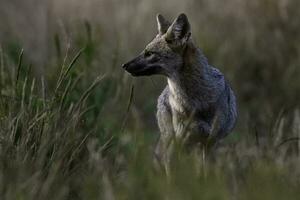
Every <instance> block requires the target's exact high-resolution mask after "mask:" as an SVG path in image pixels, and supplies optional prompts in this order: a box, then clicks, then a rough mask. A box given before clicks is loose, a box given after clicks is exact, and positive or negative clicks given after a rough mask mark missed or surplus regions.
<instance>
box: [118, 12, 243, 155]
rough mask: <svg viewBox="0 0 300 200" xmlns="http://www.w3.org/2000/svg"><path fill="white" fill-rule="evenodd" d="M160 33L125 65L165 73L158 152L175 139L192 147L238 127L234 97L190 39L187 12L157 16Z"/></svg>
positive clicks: (141, 73)
mask: <svg viewBox="0 0 300 200" xmlns="http://www.w3.org/2000/svg"><path fill="white" fill-rule="evenodd" d="M157 24H158V34H157V35H156V37H155V38H154V39H153V41H151V42H150V43H149V44H148V45H147V46H146V48H145V49H144V50H143V51H142V52H141V54H140V55H138V56H137V57H136V58H134V59H133V60H131V61H129V62H128V63H126V64H124V65H123V68H124V69H125V70H126V71H127V72H129V73H130V74H131V75H133V76H150V75H155V74H159V75H163V76H165V77H166V78H167V83H168V84H167V86H166V87H165V89H164V90H163V92H162V94H161V95H160V96H159V98H158V104H157V121H158V125H159V129H160V132H161V137H160V140H159V143H158V146H157V153H158V154H164V153H165V152H166V151H167V149H168V148H169V147H168V144H169V143H170V140H171V139H172V138H174V137H175V138H177V139H180V140H184V141H185V143H186V144H187V146H189V147H191V146H194V144H197V143H206V142H207V141H208V138H214V140H215V141H218V140H220V139H222V138H224V137H225V136H226V135H228V133H230V131H231V130H232V129H233V128H234V125H235V122H236V118H237V108H236V99H235V95H234V93H233V91H232V89H231V87H230V86H229V84H228V82H227V81H226V80H225V78H224V76H223V74H222V73H221V72H220V71H219V70H218V69H216V68H214V67H212V66H211V65H209V63H208V61H207V59H206V57H205V56H204V55H203V53H202V51H201V50H200V49H199V48H197V47H196V46H195V44H194V43H193V41H192V38H191V28H190V24H189V22H188V19H187V17H186V15H185V14H180V15H179V16H178V17H177V18H176V19H175V20H174V21H173V23H170V22H169V21H167V20H165V19H164V18H163V17H162V16H161V15H157Z"/></svg>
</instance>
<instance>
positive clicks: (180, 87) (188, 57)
mask: <svg viewBox="0 0 300 200" xmlns="http://www.w3.org/2000/svg"><path fill="white" fill-rule="evenodd" d="M209 68H210V66H209V65H208V62H207V59H206V57H205V56H204V55H203V54H202V52H201V50H200V49H198V48H196V47H195V46H194V45H192V44H189V45H188V46H187V48H186V51H185V53H184V64H183V67H182V69H181V70H180V71H177V72H174V73H173V74H171V75H170V76H169V77H168V86H169V90H170V94H171V95H170V98H171V101H173V105H176V107H177V110H181V111H183V110H184V109H186V108H187V109H194V108H197V107H199V106H200V107H202V108H204V107H207V106H208V105H207V103H208V102H211V101H213V97H212V96H211V94H213V93H214V92H213V91H212V90H213V88H214V86H213V85H211V84H212V83H211V81H209V78H210V77H209V75H208V74H209V73H208V71H209ZM200 109H201V108H200Z"/></svg>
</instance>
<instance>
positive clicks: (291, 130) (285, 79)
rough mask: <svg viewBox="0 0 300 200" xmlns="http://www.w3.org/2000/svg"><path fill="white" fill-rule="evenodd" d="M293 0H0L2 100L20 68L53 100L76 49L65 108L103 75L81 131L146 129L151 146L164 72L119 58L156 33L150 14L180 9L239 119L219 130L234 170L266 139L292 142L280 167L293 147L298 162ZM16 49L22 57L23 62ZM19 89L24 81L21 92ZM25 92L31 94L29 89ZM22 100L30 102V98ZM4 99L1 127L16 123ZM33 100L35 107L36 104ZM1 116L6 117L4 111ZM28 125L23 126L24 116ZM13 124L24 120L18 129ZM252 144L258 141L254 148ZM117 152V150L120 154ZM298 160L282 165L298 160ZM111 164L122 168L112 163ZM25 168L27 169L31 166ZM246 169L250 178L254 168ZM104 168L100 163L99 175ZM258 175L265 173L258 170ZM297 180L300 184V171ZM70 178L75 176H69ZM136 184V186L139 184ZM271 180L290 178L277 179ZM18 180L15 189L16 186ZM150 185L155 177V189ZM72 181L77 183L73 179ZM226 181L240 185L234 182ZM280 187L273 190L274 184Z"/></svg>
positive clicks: (299, 46) (299, 53)
mask: <svg viewBox="0 0 300 200" xmlns="http://www.w3.org/2000/svg"><path fill="white" fill-rule="evenodd" d="M299 7H300V1H298V0H276V1H274V0H252V1H246V0H227V1H219V0H185V1H181V0H164V1H161V0H85V1H79V0H52V1H51V0H44V1H41V0H26V1H19V0H0V55H1V56H0V64H1V65H0V66H1V69H0V72H1V73H0V78H1V80H0V89H1V93H0V95H1V98H2V100H3V99H10V98H11V96H14V95H15V93H14V89H13V88H14V87H15V85H17V86H18V84H17V83H16V84H15V83H14V79H15V77H19V75H20V79H22V80H25V82H26V81H27V78H25V77H28V76H29V77H30V80H32V79H34V80H35V88H36V89H32V90H34V91H36V92H37V96H42V97H43V98H44V99H46V98H47V97H48V98H49V99H51V98H52V95H53V94H55V92H53V91H54V90H55V88H56V87H57V85H56V83H57V80H58V76H59V74H60V70H61V68H62V66H67V65H68V64H69V63H72V60H73V58H74V57H76V54H77V53H78V52H81V54H80V56H79V57H78V59H76V63H75V65H74V67H72V70H70V77H71V79H70V83H71V82H73V81H74V82H76V81H77V80H80V81H79V84H74V86H73V89H72V92H70V93H69V94H68V95H67V97H66V99H65V100H62V102H63V101H65V104H66V105H68V106H69V105H70V109H69V108H68V107H67V106H66V110H67V109H69V110H72V109H71V108H72V102H76V100H78V99H80V95H81V94H82V93H84V92H85V91H86V90H87V88H89V86H90V85H91V83H92V82H93V80H94V79H95V78H96V77H97V76H98V75H105V78H104V79H103V80H102V81H101V83H100V84H99V86H98V87H96V88H95V89H94V90H93V92H92V94H91V95H90V96H89V98H88V99H87V100H86V105H87V108H86V109H87V110H88V111H89V112H86V114H84V115H83V116H84V117H83V120H81V121H80V123H79V125H78V127H79V128H78V129H76V131H78V132H80V134H82V135H86V134H87V133H88V130H91V129H92V133H93V134H92V136H93V137H95V138H98V139H99V138H100V141H101V142H100V143H101V144H103V145H105V144H106V141H108V139H109V138H110V137H111V135H114V134H116V133H118V134H119V133H120V132H122V133H123V132H125V133H126V134H127V135H126V134H125V136H126V137H123V136H122V137H121V139H120V141H121V143H122V141H123V142H124V141H127V142H128V140H129V139H128V138H131V139H132V137H138V136H137V135H143V137H145V138H146V140H148V139H149V141H150V142H149V144H147V143H146V144H147V145H145V146H146V147H145V146H143V148H148V147H149V146H151V145H152V146H153V145H154V144H155V139H156V138H157V136H158V128H157V124H156V119H155V112H156V101H157V97H158V96H159V94H160V93H161V91H162V89H163V88H164V87H165V85H166V80H165V78H164V77H159V76H153V77H141V78H133V77H131V76H130V75H128V74H127V73H125V71H123V69H122V68H121V65H122V63H125V62H127V61H128V60H130V59H132V58H133V57H135V56H136V55H137V54H138V53H140V52H141V51H142V50H143V49H144V47H145V45H146V44H148V43H149V42H150V41H151V40H152V39H153V38H154V37H155V35H156V34H157V24H156V19H155V16H156V14H157V13H161V14H162V15H163V16H164V17H165V18H166V19H168V20H170V21H172V20H174V19H175V18H176V17H177V15H178V14H180V13H182V12H184V13H186V14H187V16H188V18H189V21H190V23H191V28H192V37H193V40H194V41H195V43H196V44H197V45H198V46H199V47H200V48H201V49H202V50H203V52H204V54H205V55H206V56H207V57H208V59H209V62H210V63H211V64H212V65H214V66H216V67H217V68H219V69H220V70H221V71H222V72H223V73H224V74H225V76H226V78H227V79H228V80H229V82H230V83H231V86H232V88H233V90H234V91H235V94H236V96H237V102H238V106H239V118H238V123H237V126H236V128H235V129H234V131H233V133H232V134H231V135H230V136H229V137H228V138H227V139H226V140H228V143H227V144H229V145H232V146H231V148H232V149H231V148H228V149H227V151H228V152H231V153H232V152H235V153H236V154H239V155H236V154H234V155H235V156H237V157H235V156H233V157H231V158H230V159H229V160H230V162H232V163H234V164H233V165H232V166H234V167H233V168H234V169H235V170H236V169H240V168H241V170H243V169H246V168H247V167H250V168H251V166H252V164H251V163H252V161H255V160H256V158H257V157H259V156H261V157H262V158H265V157H267V156H266V154H267V153H266V151H264V150H265V149H267V148H269V149H272V148H273V147H272V148H271V147H270V146H268V145H269V144H272V145H275V146H276V148H277V145H279V146H280V145H281V144H283V143H284V144H285V142H288V144H290V143H289V142H291V146H288V145H287V146H285V147H286V148H285V149H284V153H282V154H280V155H282V156H281V157H280V162H279V161H278V163H280V164H279V166H280V167H282V166H283V163H284V161H285V160H286V159H287V158H288V157H286V156H287V155H292V154H293V155H295V156H296V159H294V158H295V157H293V161H292V162H293V163H294V164H295V163H297V162H296V161H298V162H299V149H300V142H299V133H300V113H299V97H300V12H299ZM22 49H23V54H22V55H23V57H22V64H21V65H20V55H21V52H22ZM20 66H21V67H20ZM28 74H30V75H28ZM28 80H29V78H28ZM44 80H45V81H44ZM17 82H18V81H17ZM8 83H11V84H8ZM62 85H64V86H65V87H67V88H68V83H67V82H63V83H62ZM44 89H45V90H44ZM25 90H26V89H24V88H23V91H25ZM27 90H28V91H29V92H30V87H27ZM19 93H20V95H21V96H20V98H21V97H22V99H23V100H24V99H25V100H24V101H25V102H26V95H23V96H25V97H24V98H23V96H22V86H20V92H19ZM23 93H26V92H23ZM16 94H18V93H17V92H16ZM61 94H63V91H62V92H61ZM4 97H5V98H4ZM28 99H29V100H30V99H31V97H30V95H28ZM0 100H1V99H0ZM2 100H1V102H2ZM23 100H22V102H23ZM29 100H28V102H30V101H29ZM3 101H4V100H3ZM5 102H6V101H5ZM7 102H10V103H11V102H13V101H7ZM37 102H38V100H37ZM0 105H1V104H0ZM22 105H23V104H22ZM22 105H21V108H24V107H22ZM28 105H29V107H28V109H29V110H30V109H31V107H30V106H32V105H33V104H31V103H28ZM34 105H35V104H34ZM49 105H52V104H49ZM6 107H7V106H3V109H2V110H1V109H0V119H1V120H2V121H1V124H2V127H7V129H4V128H3V130H5V131H6V130H15V129H12V128H11V127H12V126H13V125H12V124H14V123H15V118H13V117H14V113H15V110H18V109H19V107H17V108H18V109H15V108H14V109H11V110H9V109H8V108H6ZM8 107H9V106H8ZM12 107H14V106H12ZM44 107H45V106H44ZM0 108H1V107H0ZM91 108H92V109H91ZM33 109H36V110H37V111H36V112H37V113H38V111H40V105H39V103H37V105H36V106H35V107H34V108H32V110H33ZM7 110H9V111H7ZM54 110H55V109H54ZM6 111H7V112H6ZM7 113H10V114H7ZM53 113H55V112H53ZM65 113H67V112H65ZM7 116H9V117H11V119H10V118H9V119H7V118H6V117H7ZM51 116H52V115H51ZM63 117H66V118H67V117H68V116H67V115H65V116H63ZM29 119H30V117H29V118H28V120H29ZM38 119H39V118H38ZM62 119H63V118H62ZM10 120H11V121H12V122H11V123H10ZM24 120H25V122H24V123H23V125H24V124H26V120H27V118H26V119H24ZM60 120H61V118H60ZM62 121H64V120H62ZM50 122H51V121H50ZM50 122H49V124H51V123H50ZM39 123H40V122H39ZM55 123H56V122H55ZM76 123H77V122H76ZM58 124H59V123H58ZM62 124H63V123H62ZM28 126H29V127H30V123H29V125H28ZM16 127H18V125H16ZM57 127H61V126H57ZM57 127H56V125H55V127H53V128H54V129H55V130H56V128H57ZM76 127H77V126H76ZM16 130H23V129H22V128H20V129H19V128H16ZM24 130H27V129H24ZM30 130H33V129H30ZM43 130H44V129H43ZM49 130H50V129H49ZM59 130H61V129H59ZM21 132H22V131H21ZM52 132H53V130H52ZM52 132H51V131H50V132H49V133H52ZM33 133H35V132H33ZM118 134H116V135H118ZM127 136H128V137H127ZM1 137H2V136H1ZM9 137H10V136H8V138H9ZM290 139H291V140H290ZM130 141H131V140H130ZM282 141H283V143H281V142H282ZM125 143H126V142H125ZM244 143H247V144H248V146H247V145H245V146H243V148H242V147H241V144H244ZM117 144H119V143H117ZM126 144H128V146H130V145H133V144H136V143H135V140H133V141H131V142H129V143H126ZM129 144H130V145H129ZM143 144H144V143H143ZM239 145H240V146H239ZM255 145H257V146H259V145H261V146H259V149H258V150H257V149H256V150H255V151H254V150H253V148H254V146H255ZM272 145H271V146H272ZM116 146H117V147H118V145H116ZM49 148H50V147H49ZM120 148H121V147H120ZM120 148H119V147H118V148H117V149H120ZM126 148H127V149H130V148H131V147H126ZM143 148H142V149H143ZM276 148H275V149H276ZM241 149H242V150H241ZM85 150H86V149H85ZM273 150H274V149H272V152H271V153H270V155H271V156H270V160H276V162H277V158H278V156H277V155H278V154H277V153H276V152H277V150H276V151H275V150H274V151H273ZM62 151H64V149H63V148H62ZM227 151H225V152H227ZM16 152H18V151H16ZM89 152H90V151H89ZM117 152H118V151H117ZM124 152H126V151H124ZM134 152H135V151H134ZM253 152H254V153H253ZM21 153H22V151H21ZM121 154H122V153H120V152H119V155H121ZM124 154H125V153H124ZM133 154H134V155H136V152H135V153H132V152H131V153H128V155H127V154H126V155H127V156H128V157H129V158H131V157H134V156H132V155H133ZM253 154H254V158H253V157H252V158H251V159H252V160H251V159H250V160H251V162H250V161H249V162H248V161H245V160H243V161H240V160H239V159H243V158H245V157H247V158H249V157H251V156H249V155H253ZM3 155H5V154H3ZM84 155H86V157H85V158H86V159H87V160H89V159H90V156H91V155H90V154H89V153H88V154H84ZM122 155H123V154H122ZM126 155H125V156H124V157H126ZM245 155H246V156H245ZM268 155H269V154H268ZM108 157H109V159H111V160H114V161H113V162H112V163H114V164H115V165H118V163H119V162H121V161H120V160H122V159H124V158H123V157H122V156H119V157H121V158H122V159H121V158H119V157H118V156H116V155H115V154H113V155H109V156H108ZM134 158H136V157H134ZM137 158H139V157H137ZM80 159H81V158H79V160H80ZM226 159H227V157H224V160H223V161H224V163H223V164H224V165H226V163H228V160H226ZM8 160H9V159H8ZM129 160H130V159H129ZM267 160H268V159H267ZM268 161H269V160H268ZM240 162H241V163H244V164H241V163H240ZM20 163H22V162H20ZM121 163H123V162H121ZM125 163H126V162H125ZM245 163H246V164H245ZM278 163H277V164H278ZM110 164H111V163H110ZM114 164H111V165H114ZM127 164H128V165H131V164H132V163H130V162H128V163H127ZM115 165H114V166H115ZM17 166H18V165H17ZM75 166H77V164H75ZM245 166H246V167H245ZM296 166H297V165H296ZM296 166H295V165H293V167H291V168H286V169H293V170H296V169H299V167H298V168H297V167H296ZM243 167H244V168H243ZM20 168H21V169H23V168H22V167H20ZM120 168H122V167H120ZM228 168H229V169H228V171H226V172H224V173H225V174H226V173H228V174H230V173H231V172H232V171H234V170H232V169H233V168H230V167H228ZM97 169H98V168H97ZM116 169H118V170H116V171H118V172H119V171H120V170H119V167H116ZM134 169H135V168H134ZM219 169H220V168H217V169H216V171H218V170H219ZM247 169H248V168H247ZM251 169H252V168H251ZM259 169H260V168H259ZM113 170H114V169H112V171H113ZM96 171H97V170H96ZM100 171H101V170H100ZM269 171H272V170H269V169H268V170H266V171H263V172H267V173H266V174H264V175H265V176H263V177H265V178H266V179H263V180H265V181H266V182H268V181H270V180H269V177H271V176H273V175H274V174H271V176H269V175H270V174H268V172H269ZM241 172H242V173H240V174H239V173H236V171H234V172H233V176H232V177H233V178H232V177H231V176H230V177H231V178H232V179H231V178H230V181H233V182H235V183H236V184H237V183H239V181H241V182H243V180H244V177H243V176H240V175H241V174H244V172H245V171H241ZM247 172H248V171H247ZM260 172H261V171H260ZM298 172H299V170H298ZM3 173H4V172H3ZM87 173H90V174H89V175H90V178H91V179H93V174H95V170H94V168H91V169H90V171H89V172H87ZM103 173H104V179H103V184H104V186H105V188H108V189H109V188H110V185H109V184H110V183H107V180H106V178H107V177H106V171H105V170H104V172H103ZM142 173H144V174H145V172H142ZM216 173H217V172H216ZM29 174H30V176H31V173H29ZM117 174H118V173H117ZM249 174H250V176H249V177H250V178H251V177H252V175H251V173H249ZM298 174H300V172H299V173H298ZM102 175H103V174H102V171H101V177H102ZM131 175H132V174H131ZM182 175H183V176H185V175H184V174H182ZM256 175H257V176H258V177H262V176H261V174H260V173H258V174H256ZM277 175H278V176H280V175H281V174H280V173H278V174H277ZM62 177H63V176H62ZM96 177H97V176H96ZM105 177H106V178H105ZM108 177H110V176H109V175H108ZM118 177H119V175H118ZM134 177H135V176H134ZM292 177H293V175H292V176H289V178H291V179H292ZM60 178H61V177H60ZM110 178H111V177H110ZM110 178H109V179H110ZM144 178H145V177H144ZM111 179H113V178H111ZM111 179H110V180H111ZM276 180H277V179H276ZM280 180H281V179H280ZM156 181H157V180H156ZM252 181H253V182H252V183H253V185H256V180H254V179H253V180H252ZM297 181H298V182H297ZM297 181H296V182H297V184H298V186H299V179H297ZM0 182H1V181H0ZM216 182H218V181H216ZM225 182H226V181H225ZM71 183H72V184H74V185H76V184H77V182H76V183H73V182H72V181H71ZM153 183H154V185H155V184H156V182H153ZM218 183H219V182H218ZM293 183H294V182H293ZM72 184H71V185H72ZM107 184H108V185H107ZM205 184H207V183H205ZM205 184H204V185H205ZM0 185H1V184H0ZM212 185H214V183H213V184H212ZM237 185H238V184H237ZM258 185H259V184H258ZM135 186H136V188H139V184H137V185H135ZM206 186H208V185H206ZM277 186H278V187H279V186H280V187H281V186H285V187H289V186H290V185H288V186H287V185H285V182H280V183H279V184H278V185H277ZM293 186H295V185H293ZM125 187H127V186H125ZM128 187H129V186H128ZM20 188H21V189H20V190H22V186H20ZM70 188H72V186H70ZM129 188H130V187H129ZM154 188H156V186H155V187H153V190H154ZM208 188H209V186H208ZM270 188H271V189H270ZM270 188H269V191H271V192H270V194H271V196H272V195H273V192H274V191H276V189H275V190H273V189H272V188H276V185H274V187H273V186H272V187H270ZM73 189H74V188H73ZM156 189H157V188H156ZM74 190H75V191H76V187H75V189H74ZM137 190H138V189H137ZM233 190H234V191H235V192H236V191H238V190H235V188H233ZM266 190H268V188H266ZM195 191H196V190H195ZM247 191H248V190H247ZM295 191H296V190H295ZM75 193H76V192H75ZM129 193H130V192H129ZM237 193H238V192H237ZM245 194H246V196H247V198H248V197H253V196H251V195H252V193H251V187H250V189H249V193H245ZM222 195H223V194H222ZM277 195H279V196H280V194H279V193H278V194H277ZM149 197H151V195H150V196H149ZM269 197H270V196H269ZM273 197H278V196H276V194H275V195H274V196H272V197H270V199H274V198H273ZM247 198H244V199H247ZM285 198H286V196H285ZM107 199H110V198H107ZM131 199H132V198H131ZM150 199H151V198H150ZM242 199H243V198H242ZM250 199H251V198H250Z"/></svg>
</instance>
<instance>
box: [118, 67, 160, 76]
mask: <svg viewBox="0 0 300 200" xmlns="http://www.w3.org/2000/svg"><path fill="white" fill-rule="evenodd" d="M124 69H125V70H126V71H127V72H128V73H130V74H131V75H132V76H151V75H153V74H159V72H160V68H159V67H158V66H151V67H140V66H137V67H134V68H133V67H124Z"/></svg>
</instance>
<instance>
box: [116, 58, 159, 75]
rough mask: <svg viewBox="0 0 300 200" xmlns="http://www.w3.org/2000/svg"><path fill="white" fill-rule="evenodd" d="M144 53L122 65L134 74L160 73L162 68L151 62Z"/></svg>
mask: <svg viewBox="0 0 300 200" xmlns="http://www.w3.org/2000/svg"><path fill="white" fill-rule="evenodd" d="M143 57H144V56H143V55H139V56H138V57H136V58H134V59H133V60H131V61H129V62H127V63H125V64H123V65H122V68H123V69H125V70H126V71H127V72H129V73H130V74H131V75H132V76H150V75H153V74H159V73H160V71H161V68H160V67H159V66H157V65H154V64H151V63H149V62H148V61H147V60H146V59H145V58H143Z"/></svg>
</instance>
